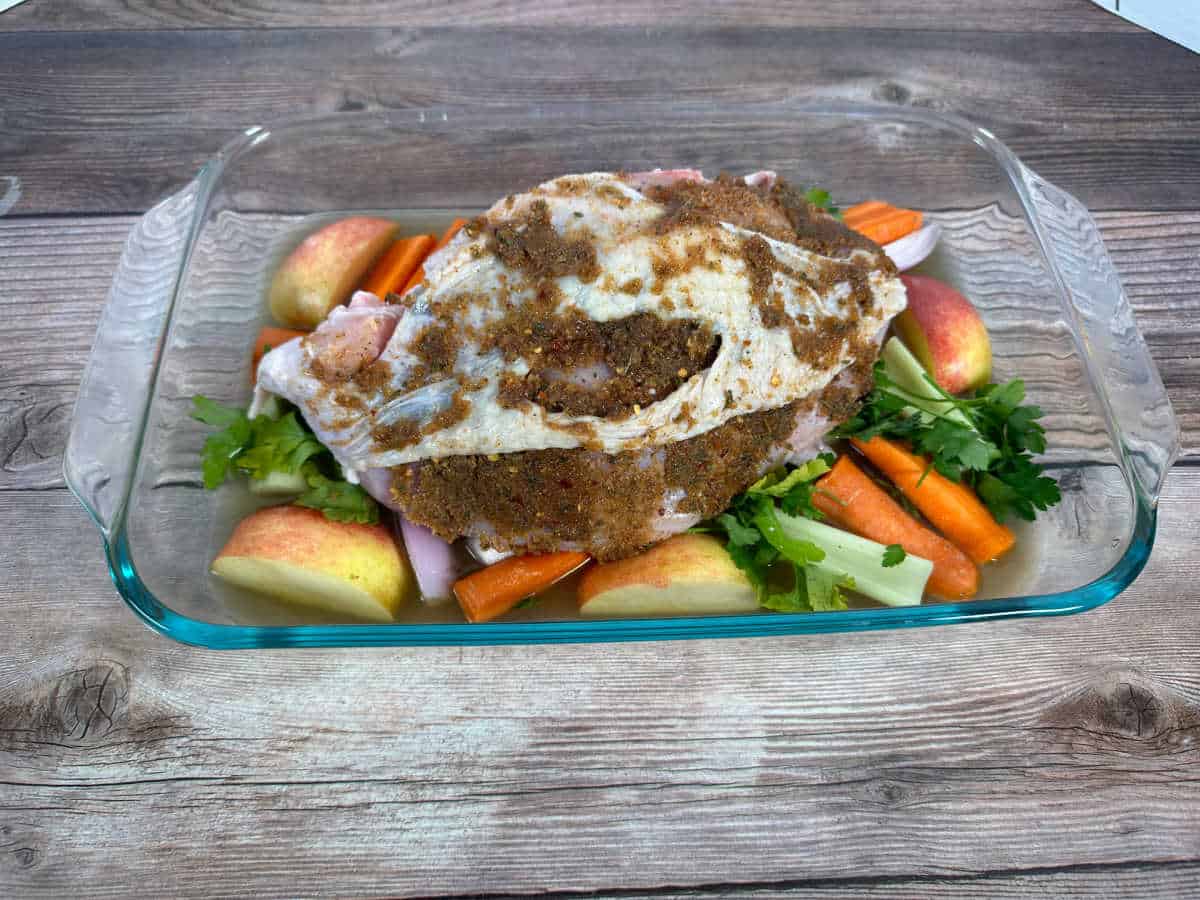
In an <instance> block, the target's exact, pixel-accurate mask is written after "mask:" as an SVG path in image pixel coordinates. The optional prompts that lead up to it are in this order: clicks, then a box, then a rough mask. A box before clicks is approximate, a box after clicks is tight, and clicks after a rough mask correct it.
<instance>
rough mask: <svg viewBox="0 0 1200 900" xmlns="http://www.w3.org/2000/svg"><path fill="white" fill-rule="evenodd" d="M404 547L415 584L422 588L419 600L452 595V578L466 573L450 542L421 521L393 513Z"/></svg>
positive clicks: (434, 600) (437, 599)
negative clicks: (409, 519) (416, 521)
mask: <svg viewBox="0 0 1200 900" xmlns="http://www.w3.org/2000/svg"><path fill="white" fill-rule="evenodd" d="M396 522H397V524H398V525H399V526H400V535H401V537H402V538H403V540H404V549H405V550H407V551H408V561H409V562H410V563H411V564H412V568H413V574H414V575H416V576H417V586H418V587H420V588H421V602H422V603H428V604H430V605H432V604H436V603H444V602H445V601H447V600H449V599H450V598H451V597H453V596H454V582H456V581H458V579H459V578H461V577H462V576H463V575H464V574H465V570H466V567H465V566H464V565H463V560H462V558H461V557H460V556H459V554H458V552H457V551H456V550H455V549H454V547H453V546H451V545H450V544H448V543H447V542H446V541H443V540H442V539H441V538H440V537H438V536H437V535H436V534H434V533H433V532H432V531H430V530H429V529H428V528H426V527H425V526H423V525H418V524H416V523H415V522H410V521H408V519H406V518H404V516H402V515H400V514H399V513H396Z"/></svg>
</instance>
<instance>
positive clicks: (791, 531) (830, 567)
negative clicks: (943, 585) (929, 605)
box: [763, 511, 933, 606]
mask: <svg viewBox="0 0 1200 900" xmlns="http://www.w3.org/2000/svg"><path fill="white" fill-rule="evenodd" d="M775 522H776V523H777V525H778V530H779V531H781V532H782V533H783V535H784V536H785V537H786V538H787V539H788V540H789V541H795V542H802V543H808V544H814V545H816V546H817V547H820V548H821V549H822V550H824V551H825V556H824V558H823V559H821V560H819V561H816V562H812V563H810V565H812V566H814V567H815V568H818V569H821V570H823V571H826V572H828V573H830V574H832V575H833V576H834V577H835V578H841V577H842V576H845V575H849V576H850V577H851V578H853V579H854V589H855V590H856V591H858V592H859V593H860V594H863V595H864V596H866V597H870V598H871V599H872V600H878V601H879V602H880V603H883V604H885V605H887V606H918V605H919V604H920V603H921V596H922V594H924V592H925V583H926V582H927V581H928V580H929V575H930V573H932V572H933V563H931V562H930V561H929V560H927V559H922V558H921V557H919V556H913V555H912V554H911V553H909V554H907V555H906V556H905V558H904V559H903V560H901V561H900V562H899V563H897V564H896V565H894V566H890V567H888V568H884V567H883V566H881V565H880V564H879V563H880V560H881V559H882V558H883V554H884V552H885V551H886V550H887V547H885V546H884V545H883V544H878V543H876V542H875V541H870V540H867V539H866V538H862V537H859V536H858V535H855V534H851V533H850V532H848V531H842V530H841V529H840V528H833V527H831V526H829V525H823V524H821V523H820V522H814V521H813V520H812V519H805V518H802V517H798V516H789V515H787V514H786V513H782V512H779V511H776V512H775ZM763 535H764V536H765V537H766V538H767V540H771V535H769V534H767V533H766V532H765V531H764V532H763ZM780 549H781V552H785V555H786V551H782V548H780Z"/></svg>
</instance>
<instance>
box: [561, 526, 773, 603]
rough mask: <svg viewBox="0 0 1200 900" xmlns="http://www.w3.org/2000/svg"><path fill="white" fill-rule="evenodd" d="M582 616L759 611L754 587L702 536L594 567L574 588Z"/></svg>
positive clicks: (675, 539)
mask: <svg viewBox="0 0 1200 900" xmlns="http://www.w3.org/2000/svg"><path fill="white" fill-rule="evenodd" d="M578 598H579V612H580V614H581V615H584V616H589V617H596V616H611V617H614V618H617V617H624V616H685V615H715V614H721V613H745V612H754V611H755V610H757V609H758V596H757V594H756V593H755V590H754V585H752V584H751V583H750V580H749V579H748V578H747V577H746V575H745V573H743V572H742V570H741V569H739V568H738V567H737V566H736V565H735V564H734V562H733V560H732V559H730V558H729V554H728V553H726V552H725V548H724V546H722V544H721V542H720V541H718V540H717V539H716V538H714V537H711V536H710V535H707V534H680V535H676V536H675V537H673V538H668V539H667V540H665V541H663V542H662V543H661V544H657V545H655V546H654V547H652V548H651V549H649V550H647V551H646V552H645V553H643V554H641V555H639V556H634V557H630V558H629V559H622V560H618V561H617V562H611V563H604V564H603V565H598V566H593V567H592V568H591V569H589V570H588V571H587V572H585V573H584V575H583V579H582V580H581V581H580V583H579V594H578Z"/></svg>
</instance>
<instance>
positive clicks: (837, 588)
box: [695, 453, 924, 612]
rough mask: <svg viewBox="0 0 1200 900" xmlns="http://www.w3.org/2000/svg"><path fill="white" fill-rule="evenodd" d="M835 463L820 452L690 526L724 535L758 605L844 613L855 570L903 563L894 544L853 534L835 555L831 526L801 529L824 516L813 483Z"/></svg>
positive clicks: (860, 571)
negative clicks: (707, 519) (830, 540)
mask: <svg viewBox="0 0 1200 900" xmlns="http://www.w3.org/2000/svg"><path fill="white" fill-rule="evenodd" d="M833 462H834V456H833V454H831V453H826V454H822V455H821V456H818V457H817V458H816V459H812V460H809V461H808V462H806V463H804V464H803V465H801V466H798V467H796V468H794V469H792V470H791V471H784V470H782V469H780V470H776V471H774V472H770V473H768V474H767V475H766V476H764V477H763V478H761V479H760V480H759V481H757V482H755V483H754V484H752V485H751V486H750V487H749V488H747V489H746V491H745V492H744V493H741V494H739V495H738V496H736V497H735V498H734V499H733V501H732V502H731V503H730V506H729V509H728V510H726V511H725V512H724V513H722V514H721V515H719V516H717V518H715V519H713V520H712V522H710V523H708V524H706V525H702V526H700V527H699V528H697V529H695V530H697V531H709V532H724V534H725V537H726V545H725V549H726V550H727V551H728V552H729V555H730V557H731V558H732V559H733V561H734V563H735V564H736V565H737V566H738V568H740V569H741V570H742V571H743V572H745V573H746V576H747V577H748V578H749V579H750V582H751V584H753V585H754V587H755V589H756V590H757V592H758V602H759V605H760V606H763V607H765V608H766V609H772V610H776V611H778V612H823V611H826V610H836V609H846V593H845V592H846V591H847V590H854V589H855V588H856V587H857V585H856V582H855V577H854V575H855V573H856V572H857V573H858V574H859V575H861V576H863V577H866V567H871V566H874V567H881V568H894V567H897V566H900V564H901V563H903V562H904V560H905V559H906V554H905V553H904V549H903V548H902V547H900V546H899V545H892V546H890V547H887V548H884V547H881V546H880V545H878V544H873V543H872V542H870V541H866V540H864V539H861V538H855V537H853V536H852V535H843V538H844V540H845V541H848V542H852V543H853V547H851V548H847V547H842V548H841V549H840V550H839V551H838V552H834V550H833V544H829V543H827V541H828V537H829V532H830V529H828V528H827V527H826V526H822V525H805V524H804V523H805V522H816V521H819V520H820V519H822V518H824V516H823V515H822V514H821V512H820V511H819V510H818V509H817V508H816V506H814V505H813V502H812V500H813V495H814V494H815V493H817V492H818V491H819V490H820V488H819V487H818V486H817V484H816V481H817V479H818V478H820V477H821V476H822V475H824V474H825V473H826V472H828V471H829V469H830V467H831V466H832V464H833ZM823 544H824V545H825V546H822V545H823ZM871 548H874V549H871ZM906 577H907V576H906V575H898V576H897V577H896V578H895V579H891V580H894V581H895V582H896V583H897V584H899V583H900V582H901V581H903V580H904V579H905V578H906ZM878 580H879V579H875V581H878ZM888 580H889V578H884V579H883V581H885V582H886V581H888ZM921 584H924V580H923V579H922V581H921ZM919 594H920V588H919V587H918V589H917V595H918V597H919Z"/></svg>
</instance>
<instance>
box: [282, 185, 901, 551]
mask: <svg viewBox="0 0 1200 900" xmlns="http://www.w3.org/2000/svg"><path fill="white" fill-rule="evenodd" d="M391 299H393V300H395V301H397V302H394V303H390V304H385V303H383V302H382V301H381V300H380V299H379V298H375V297H373V296H371V295H369V294H362V293H360V294H358V295H356V297H355V299H354V300H353V301H352V303H351V305H350V307H349V308H344V309H340V310H335V311H334V313H333V314H331V316H330V318H329V319H328V320H327V321H326V322H325V323H323V324H322V325H321V327H320V328H318V330H317V331H316V332H314V333H313V334H312V335H310V336H308V337H307V338H305V339H304V340H298V341H293V342H290V343H289V344H285V345H284V346H282V347H280V348H277V349H276V350H273V351H272V352H271V353H269V354H267V356H266V357H265V358H264V360H263V363H262V364H261V366H260V368H259V386H260V387H261V388H263V389H265V390H267V391H270V392H272V393H277V394H280V395H282V396H284V397H286V398H287V399H289V400H291V401H292V402H293V403H295V404H296V405H297V406H299V407H300V409H301V411H302V413H303V414H304V416H305V418H306V419H307V421H308V422H309V423H310V425H312V426H313V428H314V430H315V431H316V432H317V433H318V436H319V437H321V439H322V440H323V441H325V442H326V444H327V445H328V446H329V447H330V448H331V449H332V450H333V452H334V455H335V456H336V457H337V458H338V460H339V461H340V462H341V463H342V465H343V466H344V467H345V468H346V469H347V470H348V471H351V472H355V473H358V475H359V477H361V478H362V481H363V483H364V485H365V486H366V487H367V488H368V489H369V490H371V491H372V493H374V494H375V495H376V496H377V497H379V498H380V499H382V500H383V501H384V502H386V503H388V504H389V505H390V506H392V507H393V508H396V509H399V510H402V511H403V512H404V513H405V514H406V515H408V516H409V517H410V518H412V519H413V520H414V521H417V522H420V523H422V524H425V525H427V526H429V527H430V528H432V529H433V530H434V531H435V532H437V533H438V534H440V535H442V536H443V537H446V538H448V539H453V538H456V537H461V536H470V537H474V538H476V539H478V540H479V541H480V542H481V543H482V544H484V545H485V546H490V547H494V548H496V549H500V550H511V551H536V552H543V551H549V550H556V549H583V550H586V551H588V552H589V553H591V554H592V555H594V556H596V557H598V558H602V559H609V558H618V557H621V556H627V555H629V554H631V553H634V552H636V551H637V550H639V549H640V548H642V547H644V546H646V545H647V544H649V543H652V542H653V541H655V540H659V539H661V538H663V537H666V536H668V535H670V534H673V533H676V532H678V531H681V530H684V529H686V528H688V527H690V526H691V525H692V524H694V523H695V522H696V521H698V520H699V519H700V518H702V517H706V516H710V515H713V514H715V513H716V512H719V511H720V509H721V508H723V507H724V506H725V505H726V504H727V503H728V502H729V499H730V498H731V497H732V496H733V495H734V494H735V493H737V492H738V491H740V490H742V489H744V488H745V487H746V486H747V485H748V484H750V483H751V482H752V481H753V480H754V479H756V478H757V477H759V476H760V475H761V473H762V472H763V471H764V470H765V469H766V468H769V467H770V466H773V465H778V464H779V462H780V461H782V460H783V459H785V458H789V457H791V458H797V459H798V458H803V457H804V455H805V454H806V453H807V455H808V456H811V455H812V454H813V453H815V452H816V448H817V447H818V446H819V445H820V441H821V438H822V437H823V435H824V433H825V432H826V431H827V430H828V429H829V428H830V427H832V424H834V423H835V422H836V421H837V420H840V419H841V418H844V417H845V415H846V414H847V413H848V411H849V409H851V408H852V406H853V402H854V400H855V399H856V397H857V395H858V393H859V392H861V390H862V389H863V387H864V385H865V379H864V377H863V376H864V373H868V372H869V369H870V365H871V364H872V363H873V361H874V359H875V357H876V355H877V353H878V344H879V338H880V336H881V335H882V333H883V331H884V330H885V329H886V327H887V323H888V322H889V321H890V319H891V318H892V317H893V316H894V315H896V314H897V313H898V312H899V311H900V310H902V309H903V308H904V303H905V298H904V289H903V286H902V284H901V282H900V281H899V279H898V278H897V277H896V274H895V270H894V268H893V267H892V266H891V264H890V262H888V260H887V258H886V256H885V255H884V254H883V253H882V252H881V251H880V250H879V248H878V247H876V246H875V245H873V244H871V243H870V242H869V241H867V240H866V239H864V238H862V237H860V236H858V235H856V234H854V233H853V232H850V231H849V230H848V229H846V228H845V227H844V226H842V225H841V223H839V222H837V221H836V220H834V219H833V218H831V217H829V216H827V215H825V214H824V213H823V212H821V211H819V210H816V209H814V208H813V207H811V206H810V205H809V204H807V203H806V202H805V201H804V198H803V195H802V194H801V193H799V192H797V191H795V190H793V189H792V188H791V187H790V186H789V185H788V184H787V183H786V182H785V181H783V180H782V179H777V178H776V177H775V176H774V174H773V173H769V172H760V173H755V174H754V175H751V176H747V177H746V178H744V179H735V178H732V177H728V176H721V177H719V178H717V179H715V180H713V181H708V180H706V179H703V177H702V176H701V175H700V173H698V172H695V171H694V170H676V171H672V172H654V173H639V174H634V175H626V174H621V173H605V172H598V173H589V174H583V175H569V176H563V177H561V178H557V179H555V180H553V181H550V182H547V183H545V184H543V185H540V186H538V187H536V188H534V189H532V190H530V191H528V192H526V193H523V194H518V195H511V196H509V197H506V198H504V199H503V200H501V201H499V202H498V203H497V204H495V205H494V206H493V207H492V208H491V209H489V210H488V211H487V212H486V213H485V214H483V215H482V216H479V217H478V218H476V219H475V220H473V221H472V222H470V223H469V224H468V225H467V226H466V227H465V228H464V229H463V231H462V232H460V234H459V235H458V236H457V237H456V238H455V239H454V240H453V241H451V243H450V244H449V245H448V246H447V247H445V248H444V249H443V250H441V251H439V252H438V253H437V254H435V255H434V256H433V257H431V258H430V259H429V260H428V261H427V263H426V280H425V283H424V285H423V286H421V287H418V288H416V289H415V290H413V291H410V292H409V293H408V294H406V295H405V296H404V297H402V298H391Z"/></svg>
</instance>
